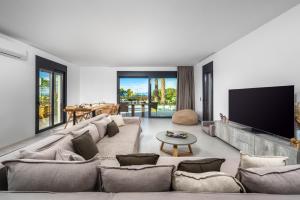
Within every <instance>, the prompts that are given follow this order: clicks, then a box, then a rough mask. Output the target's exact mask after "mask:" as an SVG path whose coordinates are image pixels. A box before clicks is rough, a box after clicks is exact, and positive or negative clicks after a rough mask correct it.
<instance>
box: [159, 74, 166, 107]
mask: <svg viewBox="0 0 300 200" xmlns="http://www.w3.org/2000/svg"><path fill="white" fill-rule="evenodd" d="M160 98H161V99H160V103H161V104H163V105H165V103H166V79H164V78H162V79H161V97H160Z"/></svg>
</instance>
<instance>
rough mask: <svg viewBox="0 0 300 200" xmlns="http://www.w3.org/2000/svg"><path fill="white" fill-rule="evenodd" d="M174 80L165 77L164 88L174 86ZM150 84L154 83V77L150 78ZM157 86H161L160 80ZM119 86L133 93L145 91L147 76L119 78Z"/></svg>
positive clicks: (175, 84) (175, 82) (146, 88)
mask: <svg viewBox="0 0 300 200" xmlns="http://www.w3.org/2000/svg"><path fill="white" fill-rule="evenodd" d="M176 80H177V79H176V78H166V88H176V86H177V81H176ZM151 84H153V85H154V79H151ZM158 87H159V88H160V87H161V83H160V80H159V81H158ZM120 88H124V89H125V90H127V89H131V90H132V91H133V92H135V93H147V92H148V78H120ZM152 89H153V88H152Z"/></svg>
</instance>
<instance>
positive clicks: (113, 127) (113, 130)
mask: <svg viewBox="0 0 300 200" xmlns="http://www.w3.org/2000/svg"><path fill="white" fill-rule="evenodd" d="M106 132H107V135H108V137H113V136H115V135H116V134H118V133H119V132H120V130H119V127H118V125H117V124H116V122H115V121H112V122H110V123H109V124H107V127H106Z"/></svg>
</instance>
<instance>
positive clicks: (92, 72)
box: [80, 67, 177, 103]
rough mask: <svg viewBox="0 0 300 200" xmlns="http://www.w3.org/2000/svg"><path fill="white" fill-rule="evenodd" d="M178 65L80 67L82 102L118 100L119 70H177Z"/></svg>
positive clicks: (113, 101)
mask: <svg viewBox="0 0 300 200" xmlns="http://www.w3.org/2000/svg"><path fill="white" fill-rule="evenodd" d="M176 70H177V68H176V67H80V102H81V103H90V102H102V101H104V102H110V103H116V102H117V71H176Z"/></svg>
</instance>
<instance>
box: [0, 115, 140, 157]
mask: <svg viewBox="0 0 300 200" xmlns="http://www.w3.org/2000/svg"><path fill="white" fill-rule="evenodd" d="M107 116H108V115H107V114H101V115H98V116H96V117H94V118H91V119H88V120H85V121H83V122H80V123H79V124H77V125H75V126H72V127H70V128H67V129H63V130H60V131H57V132H54V133H53V134H52V135H50V136H49V137H47V138H45V139H42V140H40V141H38V142H36V143H33V144H31V145H29V146H26V147H24V148H22V149H19V150H17V151H14V152H12V153H9V154H7V155H4V156H2V157H0V162H2V161H5V160H10V159H17V158H19V151H20V150H29V151H38V152H43V151H52V150H54V149H58V148H62V149H66V150H70V151H74V149H73V147H72V142H71V139H72V138H73V136H72V135H71V134H70V133H71V132H72V131H77V130H79V129H81V128H83V127H85V126H87V125H88V124H89V123H91V122H93V121H97V120H101V119H102V118H104V117H107ZM124 122H125V126H121V127H119V130H120V133H119V134H117V135H115V136H114V137H108V136H105V137H104V138H102V139H101V140H100V141H99V142H97V147H98V150H99V154H100V156H101V157H106V158H114V157H115V155H117V154H130V153H137V152H138V148H139V141H140V140H139V137H140V134H141V131H142V129H141V121H140V118H139V117H124Z"/></svg>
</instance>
